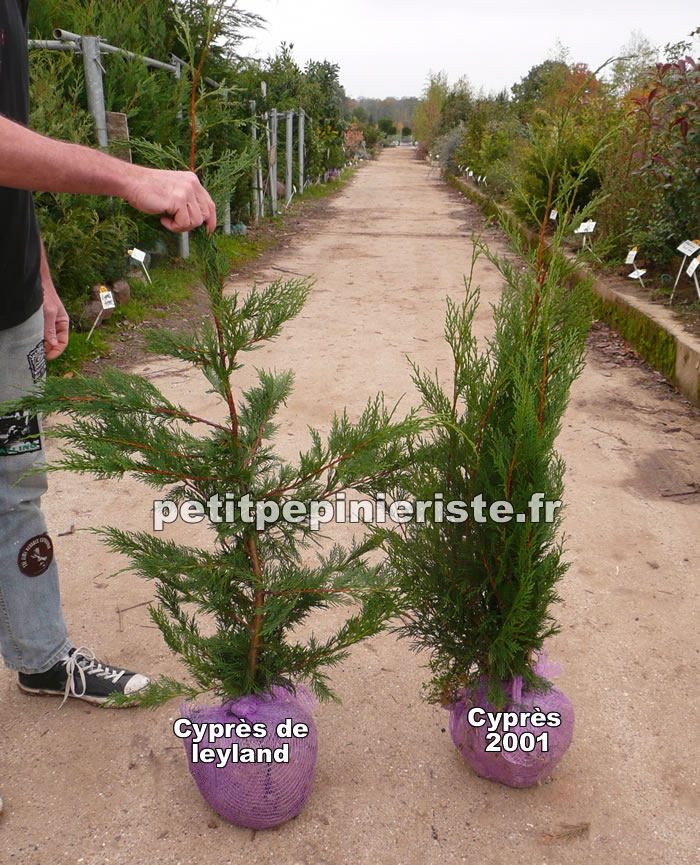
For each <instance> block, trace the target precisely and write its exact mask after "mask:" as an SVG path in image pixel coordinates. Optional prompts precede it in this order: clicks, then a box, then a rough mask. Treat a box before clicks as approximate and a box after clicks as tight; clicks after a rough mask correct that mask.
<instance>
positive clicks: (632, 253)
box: [625, 246, 637, 264]
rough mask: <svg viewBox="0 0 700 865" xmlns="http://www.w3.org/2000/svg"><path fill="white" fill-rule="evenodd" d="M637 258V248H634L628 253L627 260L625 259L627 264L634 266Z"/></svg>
mask: <svg viewBox="0 0 700 865" xmlns="http://www.w3.org/2000/svg"><path fill="white" fill-rule="evenodd" d="M636 257H637V247H636V246H633V247H632V249H630V251H629V252H628V253H627V258H626V259H625V264H634V259H635V258H636Z"/></svg>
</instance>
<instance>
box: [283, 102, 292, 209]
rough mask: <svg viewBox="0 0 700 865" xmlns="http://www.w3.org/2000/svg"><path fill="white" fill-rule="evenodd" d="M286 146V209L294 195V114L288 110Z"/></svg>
mask: <svg viewBox="0 0 700 865" xmlns="http://www.w3.org/2000/svg"><path fill="white" fill-rule="evenodd" d="M285 144H286V154H285V162H284V167H285V186H286V192H287V201H286V204H287V207H289V205H290V204H291V201H292V196H293V195H294V189H293V183H294V180H293V178H292V169H293V168H294V150H293V147H294V112H293V111H292V110H291V109H290V110H289V111H287V138H286V140H285Z"/></svg>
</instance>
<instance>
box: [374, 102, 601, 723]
mask: <svg viewBox="0 0 700 865" xmlns="http://www.w3.org/2000/svg"><path fill="white" fill-rule="evenodd" d="M574 104H575V94H574V95H573V96H572V98H571V100H570V102H569V110H568V111H564V112H563V114H562V115H561V117H560V120H559V125H558V127H557V128H556V129H555V130H554V135H553V140H554V142H555V150H554V158H553V161H552V164H551V166H550V167H549V168H548V169H547V171H548V175H547V197H546V209H545V213H544V214H543V215H542V217H541V219H540V221H539V228H540V240H539V244H538V245H537V246H536V247H535V248H534V249H526V248H525V246H524V245H523V243H522V242H521V241H520V238H519V235H518V234H517V233H516V232H515V231H514V230H512V229H511V228H510V226H509V224H508V223H507V222H506V221H505V220H503V221H502V223H501V227H502V229H503V230H504V231H505V232H506V233H507V234H508V235H509V237H510V240H511V242H512V244H513V245H514V247H515V249H516V252H517V253H518V255H519V258H520V259H521V260H522V261H524V262H525V267H521V266H520V262H517V263H516V262H511V261H509V260H508V259H507V258H505V257H504V258H499V257H497V256H496V255H494V254H493V253H491V252H489V250H488V247H486V246H485V245H484V244H481V243H480V242H479V241H478V239H477V240H476V242H475V251H474V256H473V259H472V266H471V272H470V275H469V277H468V279H467V280H466V281H465V288H466V291H465V297H464V299H463V300H462V302H461V303H456V302H454V301H452V300H451V299H448V302H447V316H446V321H445V339H446V341H447V343H448V345H449V347H450V350H451V354H452V360H453V363H452V378H451V380H450V381H448V382H447V383H445V382H444V381H443V380H441V379H440V378H439V377H438V374H437V373H435V374H434V375H431V374H429V373H428V372H426V371H425V370H422V369H420V368H419V367H418V366H417V365H414V367H413V381H414V384H415V386H416V388H417V390H418V392H419V393H420V396H421V399H422V409H423V410H424V411H425V412H426V413H427V415H428V417H429V419H430V421H431V423H432V427H431V429H430V431H429V432H428V434H424V433H423V434H420V433H419V434H417V435H416V436H414V437H413V438H412V439H411V440H410V441H409V445H408V449H409V462H408V466H409V467H408V468H407V469H405V470H404V471H403V472H402V473H401V474H400V475H399V476H398V479H397V480H396V481H395V483H394V484H393V485H392V486H391V489H390V494H391V496H392V497H393V498H394V499H401V500H405V499H408V500H411V501H434V500H435V497H436V493H440V494H441V496H442V500H443V502H444V503H445V508H446V513H447V514H450V509H449V506H447V503H448V502H457V503H461V510H462V516H463V517H465V518H462V517H460V513H459V510H458V511H457V512H455V511H452V516H453V519H449V518H448V519H442V520H440V519H438V518H437V515H436V512H435V508H434V507H433V508H428V509H427V511H426V521H425V522H423V523H421V522H413V523H408V524H406V525H403V526H401V530H400V531H393V530H390V529H384V528H383V527H379V528H377V529H376V530H375V535H376V536H377V538H378V539H381V541H382V542H383V544H384V546H385V548H386V550H387V555H388V560H389V565H390V568H391V571H392V573H393V575H394V580H395V581H396V582H397V584H398V586H399V590H398V598H397V610H398V611H399V612H400V613H401V615H402V619H401V625H400V626H399V627H398V631H399V633H400V634H401V635H403V636H405V637H408V638H409V639H410V640H411V642H412V645H413V647H414V648H415V649H416V650H428V651H429V652H430V670H431V674H432V675H431V679H430V682H429V684H428V686H427V692H428V696H429V698H430V699H432V700H434V701H437V702H442V703H443V704H445V705H448V704H450V703H452V702H454V700H455V699H456V698H457V696H458V693H459V691H460V690H461V689H462V688H467V689H471V688H474V687H475V686H476V685H477V683H478V682H479V681H480V680H482V679H486V680H487V682H488V698H489V700H491V701H492V702H493V703H494V704H495V705H496V706H502V705H503V704H504V702H505V699H506V696H505V692H504V688H503V685H504V683H508V682H510V680H511V679H512V678H513V677H514V676H522V677H523V680H524V682H525V683H526V684H527V686H528V687H529V688H530V689H532V690H542V689H544V688H546V687H547V686H548V683H547V682H545V681H542V680H541V679H540V678H539V677H538V676H537V675H536V674H535V672H534V669H533V664H534V662H535V660H536V657H537V654H538V653H539V652H540V651H541V650H542V647H543V644H544V642H545V640H546V639H547V638H548V637H550V636H551V635H553V634H555V633H556V632H557V625H556V622H555V620H554V617H553V615H552V610H551V607H552V605H553V604H555V603H556V602H557V601H558V600H559V597H558V594H557V583H558V582H559V581H560V580H561V579H562V577H563V576H564V574H565V573H566V570H567V567H568V565H567V563H566V562H565V561H564V558H563V553H564V548H563V539H562V538H561V537H560V534H559V529H560V526H561V510H560V509H556V510H555V512H554V513H553V514H552V515H550V516H551V517H552V519H551V520H550V521H546V520H545V519H544V518H543V517H540V519H534V518H533V513H532V509H531V505H530V502H531V501H532V497H533V496H534V494H537V493H539V494H541V496H542V498H543V500H544V501H545V502H561V501H562V500H563V493H564V488H563V478H564V468H565V467H564V462H563V460H562V458H561V456H560V455H559V454H558V453H557V451H556V449H555V442H556V438H557V436H558V434H559V432H560V430H561V423H562V416H563V414H564V411H565V410H566V407H567V404H568V400H569V393H570V388H571V385H572V383H573V382H574V381H575V379H576V378H577V377H578V375H579V374H580V373H581V371H582V369H583V365H584V358H585V340H586V335H587V332H588V329H589V326H590V320H591V295H590V287H589V285H588V284H587V283H584V282H578V283H577V284H576V287H575V288H572V289H568V288H567V285H568V283H569V278H570V277H571V275H572V272H573V268H574V266H575V265H574V264H573V262H572V261H571V260H570V259H568V258H566V257H565V256H564V255H562V254H561V246H562V242H563V239H564V237H565V235H566V234H567V232H568V231H570V228H571V222H572V219H574V218H575V217H574V202H575V200H576V197H577V194H578V192H579V190H580V188H581V186H582V184H583V183H584V181H585V177H586V173H587V171H588V167H589V165H590V162H591V161H592V160H593V159H594V158H595V153H594V154H591V157H590V160H589V162H588V163H587V164H586V165H584V166H583V167H582V169H581V172H580V173H579V174H578V175H576V174H573V173H572V172H571V170H570V169H569V167H568V165H567V162H566V149H565V147H564V142H566V140H567V135H568V133H569V130H570V127H571V125H572V124H573V122H574V119H573V117H572V113H571V107H572V106H573V105H574ZM533 146H538V147H539V148H540V150H539V158H540V162H541V163H542V164H543V165H546V164H547V162H548V158H549V154H550V143H549V142H548V141H544V142H543V141H535V142H534V145H533ZM604 146H605V144H604V142H603V143H600V144H598V146H597V151H600V150H601V149H602V148H603V147H604ZM555 188H557V189H558V194H557V195H556V196H555V195H554V193H553V190H554V189H555ZM522 198H523V206H524V207H525V208H526V209H527V210H528V212H529V213H530V216H531V218H533V219H536V212H537V210H538V203H537V202H536V201H533V200H532V198H531V196H530V195H529V193H528V192H527V190H522ZM552 207H556V208H557V209H558V210H559V213H560V221H559V223H558V225H557V227H556V230H555V234H554V238H553V240H552V245H551V251H550V252H546V248H545V228H546V226H547V219H548V215H549V211H550V209H551V208H552ZM480 254H485V255H486V256H487V257H488V258H489V260H490V261H491V262H492V263H493V264H494V265H495V266H496V267H497V268H498V270H499V271H500V273H501V274H502V276H503V278H504V287H503V292H502V295H501V299H500V301H499V303H498V305H497V306H496V307H495V309H494V320H495V334H494V336H493V337H492V338H491V339H490V341H489V342H488V343H487V347H486V349H485V350H481V351H480V350H479V347H478V344H477V339H476V336H475V334H474V329H473V324H474V320H475V316H476V314H477V310H478V306H479V290H478V287H475V286H474V284H473V282H474V272H475V266H476V263H477V258H478V256H479V255H480ZM475 502H481V503H483V505H484V506H485V508H487V509H488V508H490V506H491V505H492V504H493V503H495V502H508V503H509V504H510V506H511V514H523V515H525V517H524V519H522V520H516V519H515V518H512V519H511V520H510V521H503V522H499V521H497V520H494V519H493V517H492V516H491V515H490V514H487V515H486V519H485V520H481V519H479V518H478V517H477V516H476V514H475V513H474V512H473V511H472V512H470V510H469V509H470V508H473V507H474V503H475Z"/></svg>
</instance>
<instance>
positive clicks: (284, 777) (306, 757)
mask: <svg viewBox="0 0 700 865" xmlns="http://www.w3.org/2000/svg"><path fill="white" fill-rule="evenodd" d="M313 705H314V701H313V698H312V697H311V695H310V694H309V692H308V691H307V690H306V689H305V688H299V687H298V688H297V693H296V696H294V695H293V694H291V693H290V692H289V691H286V690H285V689H284V688H275V689H274V693H273V694H272V695H269V694H265V695H258V694H253V695H251V696H248V697H241V698H239V699H238V700H235V701H229V702H227V703H224V704H223V705H222V706H205V707H203V708H199V707H196V706H192V705H188V704H186V705H184V706H182V707H181V713H182V717H183V718H188V719H189V720H190V721H191V722H192V723H193V724H202V723H207V724H209V723H218V724H227V723H229V724H230V723H233V724H238V723H240V722H242V721H245V722H246V723H248V724H250V725H251V727H252V725H253V724H256V723H257V724H259V723H263V724H264V725H265V729H266V730H267V735H266V736H265V737H264V738H255V737H253V736H252V735H251V736H250V737H247V738H246V737H240V736H237V735H235V733H234V735H233V736H223V737H221V738H217V739H216V740H214V741H212V740H211V738H210V736H209V728H208V729H207V733H206V734H205V736H204V738H203V739H202V741H201V742H200V743H199V749H200V750H201V749H202V748H205V747H211V748H224V749H225V748H231V747H232V746H234V745H238V748H239V752H240V749H243V748H253V749H261V748H270V749H273V752H274V751H275V750H277V749H279V748H281V747H282V746H284V745H288V746H289V762H279V763H277V762H260V763H258V762H256V763H243V762H231V761H230V760H227V761H226V762H225V765H223V766H221V767H219V766H217V765H216V763H202V762H197V763H195V762H193V759H192V756H193V750H194V741H193V740H194V736H193V735H189V736H188V737H187V738H185V739H183V742H184V745H185V752H186V754H187V761H188V764H189V769H190V772H191V773H192V777H193V778H194V780H195V781H196V783H197V787H198V788H199V792H200V793H201V794H202V796H203V797H204V799H205V800H206V801H207V802H208V804H209V805H210V806H211V807H212V808H213V809H214V810H215V811H216V812H217V813H219V814H220V815H221V816H222V817H224V818H225V819H226V820H228V821H229V822H231V823H234V824H236V825H237V826H245V827H247V828H249V829H268V828H269V827H271V826H277V825H279V824H280V823H285V822H286V821H287V820H291V819H292V817H296V816H297V814H299V812H300V811H301V809H302V808H303V807H304V804H305V803H306V800H307V799H308V797H309V794H310V793H311V786H312V784H313V780H314V772H315V769H316V755H317V752H318V740H317V734H316V726H315V724H314V721H313V717H312V715H311V712H312V709H313ZM287 718H291V720H292V724H300V723H301V724H305V725H306V726H307V728H308V731H309V732H308V735H307V736H306V737H305V738H295V737H293V736H292V737H290V738H280V737H278V736H277V732H276V731H277V725H278V724H281V723H282V722H284V721H285V720H286V719H287Z"/></svg>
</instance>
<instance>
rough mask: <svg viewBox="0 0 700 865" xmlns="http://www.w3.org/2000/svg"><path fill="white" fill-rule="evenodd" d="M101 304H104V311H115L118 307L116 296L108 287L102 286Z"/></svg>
mask: <svg viewBox="0 0 700 865" xmlns="http://www.w3.org/2000/svg"><path fill="white" fill-rule="evenodd" d="M100 303H101V304H102V309H114V307H115V306H116V303H115V302H114V295H113V294H112V292H111V291H110V290H109V289H108V288H107V286H106V285H101V286H100Z"/></svg>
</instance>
